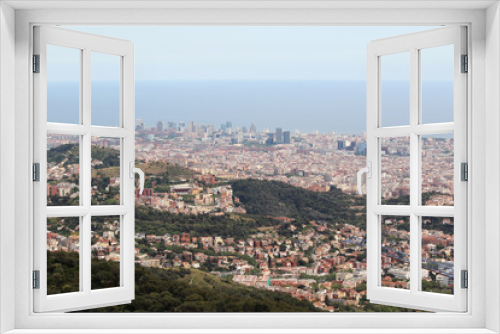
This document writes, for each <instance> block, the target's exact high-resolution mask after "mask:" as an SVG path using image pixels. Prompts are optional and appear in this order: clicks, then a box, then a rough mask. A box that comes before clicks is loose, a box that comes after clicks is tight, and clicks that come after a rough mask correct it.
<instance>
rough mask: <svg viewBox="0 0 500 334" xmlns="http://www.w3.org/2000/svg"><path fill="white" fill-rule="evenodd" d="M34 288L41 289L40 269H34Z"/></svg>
mask: <svg viewBox="0 0 500 334" xmlns="http://www.w3.org/2000/svg"><path fill="white" fill-rule="evenodd" d="M33 289H40V270H33Z"/></svg>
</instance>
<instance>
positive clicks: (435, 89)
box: [420, 45, 454, 123]
mask: <svg viewBox="0 0 500 334" xmlns="http://www.w3.org/2000/svg"><path fill="white" fill-rule="evenodd" d="M453 47H454V46H453V45H445V46H439V47H436V48H430V49H422V50H421V51H420V62H421V77H420V78H421V87H422V93H421V99H422V123H443V122H453V80H454V72H453V66H454V59H453V58H454V55H453V52H454V50H453Z"/></svg>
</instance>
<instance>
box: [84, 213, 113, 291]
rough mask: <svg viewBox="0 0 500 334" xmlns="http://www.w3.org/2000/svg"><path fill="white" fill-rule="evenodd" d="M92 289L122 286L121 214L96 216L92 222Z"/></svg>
mask: <svg viewBox="0 0 500 334" xmlns="http://www.w3.org/2000/svg"><path fill="white" fill-rule="evenodd" d="M90 233H91V238H92V239H91V240H92V243H91V249H92V269H91V271H92V278H91V280H92V284H91V288H92V290H95V289H106V288H114V287H118V286H120V216H96V217H92V223H91V232H90Z"/></svg>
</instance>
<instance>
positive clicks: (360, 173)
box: [357, 161, 372, 195]
mask: <svg viewBox="0 0 500 334" xmlns="http://www.w3.org/2000/svg"><path fill="white" fill-rule="evenodd" d="M365 173H366V178H367V179H371V178H372V163H371V162H369V161H368V162H367V163H366V167H363V168H361V169H360V170H359V171H358V174H357V179H358V180H357V186H358V194H359V195H363V191H362V190H361V183H362V181H361V180H362V177H363V174H365Z"/></svg>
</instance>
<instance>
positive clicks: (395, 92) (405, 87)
mask: <svg viewBox="0 0 500 334" xmlns="http://www.w3.org/2000/svg"><path fill="white" fill-rule="evenodd" d="M380 63H381V64H380V65H381V66H380V67H381V69H380V83H381V87H380V90H381V92H380V99H381V108H382V110H381V111H382V112H381V118H382V126H383V127H388V126H402V125H410V52H402V53H396V54H392V55H387V56H382V57H380Z"/></svg>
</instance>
